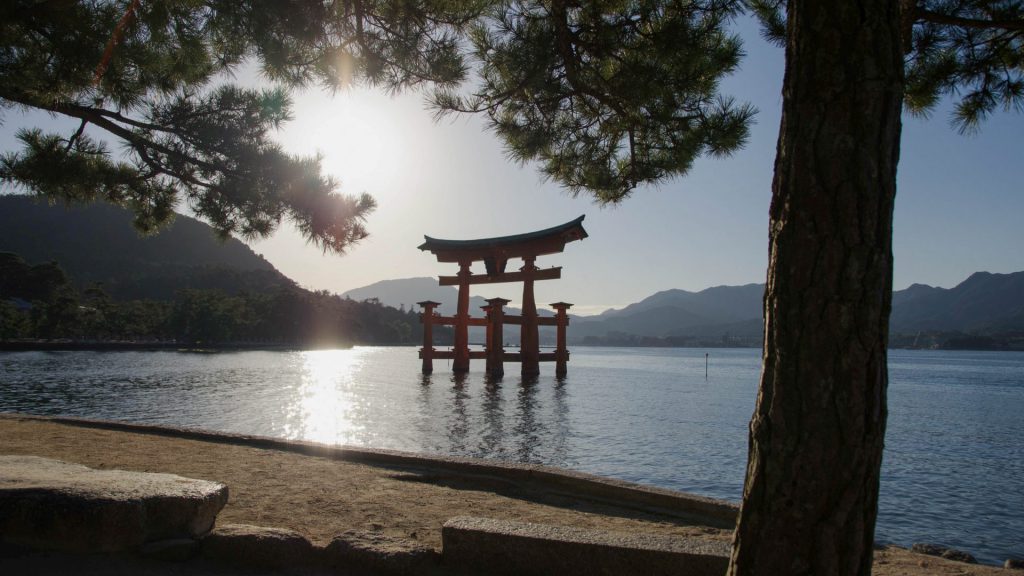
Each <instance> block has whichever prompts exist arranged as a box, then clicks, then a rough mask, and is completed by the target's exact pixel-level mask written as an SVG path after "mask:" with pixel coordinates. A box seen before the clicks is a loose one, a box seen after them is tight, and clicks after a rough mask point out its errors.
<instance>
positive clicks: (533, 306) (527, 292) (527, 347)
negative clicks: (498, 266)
mask: <svg viewBox="0 0 1024 576" xmlns="http://www.w3.org/2000/svg"><path fill="white" fill-rule="evenodd" d="M535 260H536V258H535V257H533V256H525V257H523V267H522V268H520V270H521V271H522V272H523V316H522V317H523V320H522V324H521V325H520V332H519V353H520V356H521V358H522V363H523V364H522V368H523V370H522V374H523V376H537V375H538V374H540V338H538V335H537V302H536V300H534V298H533V276H534V273H535V272H536V271H537V267H536V266H535V265H534V261H535Z"/></svg>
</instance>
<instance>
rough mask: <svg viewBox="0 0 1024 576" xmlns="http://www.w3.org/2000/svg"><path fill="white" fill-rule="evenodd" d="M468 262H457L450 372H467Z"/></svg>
mask: <svg viewBox="0 0 1024 576" xmlns="http://www.w3.org/2000/svg"><path fill="white" fill-rule="evenodd" d="M469 265H470V263H469V262H465V261H464V262H459V306H458V310H457V312H456V314H455V358H454V359H453V360H452V372H469V277H470V272H469Z"/></svg>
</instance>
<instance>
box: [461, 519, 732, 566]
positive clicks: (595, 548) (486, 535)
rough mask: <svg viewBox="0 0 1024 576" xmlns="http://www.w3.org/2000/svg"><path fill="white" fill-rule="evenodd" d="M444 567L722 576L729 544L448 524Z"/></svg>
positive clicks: (519, 525) (493, 523)
mask: <svg viewBox="0 0 1024 576" xmlns="http://www.w3.org/2000/svg"><path fill="white" fill-rule="evenodd" d="M441 537H442V540H443V549H442V553H441V554H442V561H443V563H444V565H445V566H447V567H450V568H454V569H456V570H463V571H467V572H479V573H488V574H537V575H540V574H558V575H559V576H574V575H577V574H578V575H580V576H583V575H609V576H611V575H617V574H645V575H662V574H664V575H670V574H671V575H675V576H721V575H722V574H725V571H726V569H727V568H728V565H729V545H728V543H726V542H719V541H713V540H699V539H691V538H681V537H668V536H652V535H645V534H621V533H616V532H605V531H599V530H588V529H581V528H572V527H564V526H546V525H542V524H530V523H525V522H511V521H507V520H493V519H489V518H472V517H458V518H452V519H451V520H449V521H448V522H446V523H445V525H444V528H443V529H442V533H441Z"/></svg>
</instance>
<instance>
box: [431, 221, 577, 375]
mask: <svg viewBox="0 0 1024 576" xmlns="http://www.w3.org/2000/svg"><path fill="white" fill-rule="evenodd" d="M583 218H584V216H580V217H579V218H577V219H575V220H573V221H571V222H566V223H565V224H562V225H560V226H555V227H553V228H548V229H546V230H539V231H537V232H529V233H527V234H517V235H515V236H502V237H499V238H483V239H480V240H439V239H437V238H431V237H430V236H424V239H425V240H426V242H424V243H423V244H421V245H420V246H419V249H420V250H429V251H430V252H432V253H433V254H434V256H436V257H437V261H438V262H453V263H456V264H458V265H459V273H458V274H457V275H455V276H441V277H439V278H438V280H439V282H440V284H441V286H458V287H459V300H458V309H457V311H456V313H455V316H440V315H438V314H437V313H435V312H434V308H436V307H437V306H438V303H437V302H431V301H429V300H428V301H424V302H419V305H420V306H421V307H422V308H423V313H422V315H421V317H420V318H421V321H422V322H423V349H422V350H420V358H422V359H423V373H424V374H429V373H431V372H433V370H434V365H433V359H434V358H451V359H452V371H454V372H468V371H469V361H470V359H471V358H480V359H486V360H487V371H488V372H489V373H491V374H495V375H501V374H502V373H504V368H503V366H502V364H503V363H504V362H520V363H521V364H522V373H523V375H524V376H536V375H537V374H539V373H540V365H539V363H540V362H544V361H555V362H556V368H555V374H556V375H558V376H564V375H565V374H566V371H567V369H566V362H568V360H569V351H568V350H567V349H566V347H565V329H566V326H567V325H568V324H569V316H568V314H567V310H568V309H569V307H570V306H572V304H567V303H565V302H558V303H555V304H552V305H551V306H552V307H553V308H554V309H555V310H556V312H557V314H556V316H555V317H554V318H540V317H538V316H537V304H536V302H535V300H534V297H533V283H534V282H535V281H537V280H556V279H558V278H561V277H562V268H561V267H560V266H559V267H554V268H544V269H541V268H537V266H536V264H535V262H536V260H537V257H538V256H544V255H547V254H558V253H560V252H562V250H564V249H565V245H566V243H568V242H572V241H574V240H582V239H584V238H586V237H587V231H586V230H584V229H583ZM512 258H521V259H522V260H523V266H522V267H521V268H520V269H519V271H518V272H506V271H505V267H506V265H507V264H508V261H509V260H510V259H512ZM481 260H482V261H483V263H484V268H485V273H484V274H473V273H472V272H470V269H469V268H470V266H471V265H472V263H473V262H477V261H481ZM501 282H522V283H523V313H522V315H521V316H510V315H507V314H505V313H504V311H503V310H502V308H503V307H504V306H505V305H506V304H508V300H505V299H502V298H493V299H491V300H488V301H487V302H488V305H487V306H484V307H483V308H484V311H485V313H486V316H484V317H483V318H471V317H470V316H469V286H470V285H471V284H496V283H501ZM434 324H440V325H446V326H454V327H455V345H454V347H453V350H452V351H451V352H445V351H438V350H434V348H433V329H432V326H433V325H434ZM504 324H519V326H520V343H519V353H518V354H515V353H506V352H505V351H504V349H503V342H502V341H503V337H502V328H503V326H504ZM470 326H485V327H486V328H487V344H486V350H485V351H484V352H470V350H469V327H470ZM538 326H556V327H557V329H558V336H557V347H556V348H555V352H554V353H548V354H541V353H540V341H539V338H538V335H537V327H538Z"/></svg>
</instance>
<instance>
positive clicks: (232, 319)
mask: <svg viewBox="0 0 1024 576" xmlns="http://www.w3.org/2000/svg"><path fill="white" fill-rule="evenodd" d="M418 326H419V322H418V317H417V315H416V314H415V312H413V311H411V310H410V311H406V310H399V309H396V308H392V307H389V306H384V305H382V304H381V303H380V302H379V301H376V300H372V299H370V300H367V301H355V300H352V299H349V298H342V297H339V296H336V295H332V294H329V293H327V292H313V291H309V290H306V289H304V288H301V287H299V286H297V285H296V284H295V283H294V282H293V281H292V280H290V279H288V278H287V277H285V276H284V275H282V274H281V273H280V272H278V271H277V270H276V269H275V268H274V267H273V266H272V265H271V264H270V263H269V262H267V261H266V260H264V259H263V258H262V257H260V256H259V255H257V254H255V253H254V252H253V251H252V250H251V249H249V247H247V246H246V245H245V244H243V243H241V242H239V241H238V240H235V239H232V238H229V239H227V240H226V241H221V240H220V239H218V238H217V237H216V236H215V234H214V233H213V230H212V229H211V228H210V227H209V226H207V225H206V224H204V223H202V222H199V221H197V220H194V219H192V218H189V217H186V216H180V215H179V216H178V217H177V218H176V219H175V221H174V223H173V224H172V225H171V226H169V227H168V228H167V229H166V230H164V231H162V232H161V233H159V234H157V235H154V236H148V237H140V236H139V235H138V234H137V233H136V232H135V230H134V229H133V228H132V225H131V216H130V214H129V213H128V212H127V211H125V210H122V209H119V208H116V207H112V206H108V205H103V204H93V205H88V206H83V207H72V208H67V207H64V206H49V205H47V204H42V203H37V202H35V201H33V200H32V199H30V198H27V197H23V196H0V339H3V340H7V341H12V340H52V339H65V340H72V341H89V342H113V341H120V342H124V341H127V342H173V343H179V344H189V345H196V344H202V345H219V344H248V345H285V346H345V345H351V344H407V343H414V342H418V341H419V337H418V334H419V330H418ZM445 336H446V334H444V333H442V334H440V335H439V339H440V340H443V339H444V338H445Z"/></svg>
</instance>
